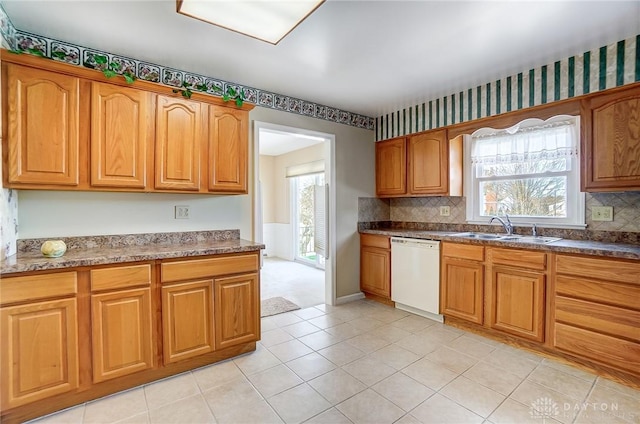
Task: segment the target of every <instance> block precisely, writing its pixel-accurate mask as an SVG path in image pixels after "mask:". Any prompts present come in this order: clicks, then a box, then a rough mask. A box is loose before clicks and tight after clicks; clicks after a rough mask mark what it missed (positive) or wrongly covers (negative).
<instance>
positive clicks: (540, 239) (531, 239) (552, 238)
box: [502, 236, 562, 243]
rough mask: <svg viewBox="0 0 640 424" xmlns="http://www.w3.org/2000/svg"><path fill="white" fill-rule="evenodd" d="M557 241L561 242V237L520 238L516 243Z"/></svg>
mask: <svg viewBox="0 0 640 424" xmlns="http://www.w3.org/2000/svg"><path fill="white" fill-rule="evenodd" d="M502 240H504V239H502ZM558 240H562V238H561V237H544V236H522V237H520V238H519V239H518V240H516V241H519V242H522V243H553V242H554V241H558Z"/></svg>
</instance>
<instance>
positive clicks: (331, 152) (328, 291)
mask: <svg viewBox="0 0 640 424" xmlns="http://www.w3.org/2000/svg"><path fill="white" fill-rule="evenodd" d="M261 129H267V130H275V131H281V132H288V133H292V134H297V135H302V136H305V135H306V136H311V137H319V138H323V139H325V140H326V141H325V142H324V152H325V154H324V156H325V181H326V182H327V183H328V184H329V199H328V201H329V240H328V244H327V246H328V252H329V257H328V259H327V260H326V262H325V273H324V275H325V303H327V304H328V305H335V304H336V260H335V257H336V216H337V212H336V172H335V164H336V136H335V134H328V133H323V132H318V131H312V130H307V129H304V128H295V127H289V126H286V125H278V124H272V123H269V122H261V121H254V122H253V187H254V190H252V191H251V203H252V205H253V208H252V211H251V222H252V228H253V240H254V241H255V242H258V243H262V242H263V238H262V230H263V225H262V218H261V217H262V211H261V210H260V207H261V203H260V199H258V196H257V193H256V191H257V188H258V187H259V178H260V149H259V146H260V130H261Z"/></svg>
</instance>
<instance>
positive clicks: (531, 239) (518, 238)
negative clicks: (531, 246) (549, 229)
mask: <svg viewBox="0 0 640 424" xmlns="http://www.w3.org/2000/svg"><path fill="white" fill-rule="evenodd" d="M450 236H452V237H462V238H466V239H472V240H497V241H512V242H517V243H542V244H545V243H553V242H554V241H558V240H562V239H561V238H560V237H544V236H522V235H518V234H489V233H473V232H466V233H453V234H450Z"/></svg>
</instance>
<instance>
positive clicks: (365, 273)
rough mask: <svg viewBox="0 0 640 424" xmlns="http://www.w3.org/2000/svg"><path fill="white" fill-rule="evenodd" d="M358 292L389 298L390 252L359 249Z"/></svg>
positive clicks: (364, 247)
mask: <svg viewBox="0 0 640 424" xmlns="http://www.w3.org/2000/svg"><path fill="white" fill-rule="evenodd" d="M360 290H362V291H363V292H367V293H372V294H375V295H378V296H382V297H385V298H387V299H390V298H391V252H390V251H389V250H385V249H380V248H377V247H369V246H362V247H361V248H360Z"/></svg>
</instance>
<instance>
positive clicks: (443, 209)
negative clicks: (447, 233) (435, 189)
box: [440, 206, 451, 216]
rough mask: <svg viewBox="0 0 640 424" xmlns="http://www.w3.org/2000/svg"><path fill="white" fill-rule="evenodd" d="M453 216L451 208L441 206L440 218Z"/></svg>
mask: <svg viewBox="0 0 640 424" xmlns="http://www.w3.org/2000/svg"><path fill="white" fill-rule="evenodd" d="M449 215H451V208H450V207H449V206H440V216H449Z"/></svg>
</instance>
